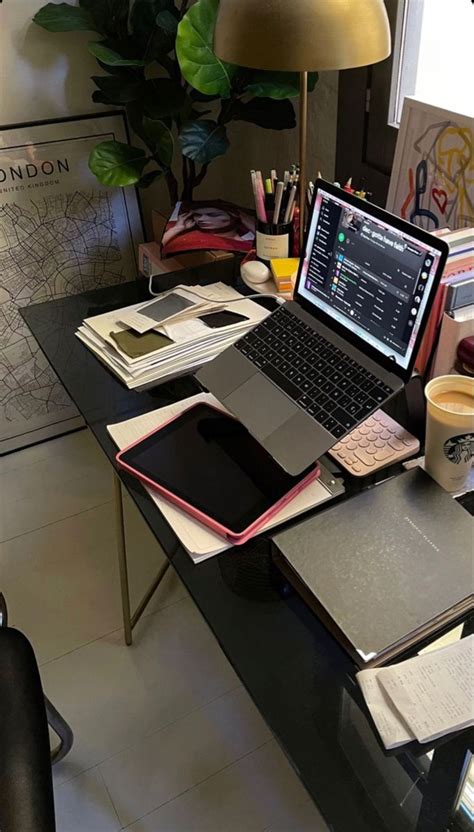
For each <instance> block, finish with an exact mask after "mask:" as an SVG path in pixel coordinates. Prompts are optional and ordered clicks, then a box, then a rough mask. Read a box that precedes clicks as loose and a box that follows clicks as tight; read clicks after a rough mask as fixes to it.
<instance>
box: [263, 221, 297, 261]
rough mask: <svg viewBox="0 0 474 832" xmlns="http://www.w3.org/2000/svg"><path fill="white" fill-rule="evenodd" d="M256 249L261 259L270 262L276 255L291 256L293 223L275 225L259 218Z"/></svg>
mask: <svg viewBox="0 0 474 832" xmlns="http://www.w3.org/2000/svg"><path fill="white" fill-rule="evenodd" d="M256 250H257V257H258V259H259V260H263V262H264V263H268V262H269V261H270V260H273V259H274V258H275V257H291V256H292V251H293V225H292V223H291V222H285V223H280V224H279V225H274V224H273V223H271V222H263V221H262V220H257V229H256Z"/></svg>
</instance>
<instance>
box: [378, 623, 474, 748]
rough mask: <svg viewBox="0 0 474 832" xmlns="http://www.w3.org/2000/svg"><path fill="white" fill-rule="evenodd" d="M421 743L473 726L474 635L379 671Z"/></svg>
mask: <svg viewBox="0 0 474 832" xmlns="http://www.w3.org/2000/svg"><path fill="white" fill-rule="evenodd" d="M378 680H379V682H380V684H381V686H382V687H383V688H384V690H385V691H386V692H387V694H388V696H389V697H390V699H391V700H392V702H393V704H394V705H395V707H396V708H397V710H398V711H399V712H400V713H401V714H402V715H403V718H404V719H405V721H406V723H407V725H408V727H409V728H410V730H411V731H412V732H413V734H414V735H415V737H416V739H417V740H418V741H419V742H427V741H428V740H433V739H436V738H437V737H442V736H443V735H444V734H448V733H449V732H450V731H456V730H459V729H461V728H467V727H468V726H469V725H474V635H472V636H469V637H468V638H465V639H461V640H460V641H458V642H456V643H455V644H451V645H449V647H442V648H441V649H440V650H435V651H434V652H433V653H426V654H425V655H423V656H417V657H416V658H414V659H409V660H408V661H406V662H402V663H401V664H399V665H395V666H394V667H387V668H383V669H382V670H380V671H379V674H378Z"/></svg>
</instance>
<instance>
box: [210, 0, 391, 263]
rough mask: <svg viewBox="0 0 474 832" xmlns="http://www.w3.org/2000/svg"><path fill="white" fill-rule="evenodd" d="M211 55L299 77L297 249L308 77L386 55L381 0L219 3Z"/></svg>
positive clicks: (303, 184) (236, 0) (302, 201)
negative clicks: (322, 71) (293, 73)
mask: <svg viewBox="0 0 474 832" xmlns="http://www.w3.org/2000/svg"><path fill="white" fill-rule="evenodd" d="M214 52H215V54H216V55H217V57H218V58H220V59H221V60H223V61H227V62H228V63H233V64H239V65H240V66H244V67H249V68H252V69H267V70H276V71H279V72H282V71H286V72H299V73H300V119H299V145H300V147H299V156H300V159H299V161H300V249H302V242H303V232H304V207H305V195H306V135H307V121H308V72H313V71H316V70H318V71H321V70H328V69H352V68H354V67H358V66H367V65H368V64H374V63H377V62H378V61H383V60H384V59H385V58H387V57H388V56H389V55H390V27H389V22H388V17H387V12H386V9H385V5H384V3H383V0H220V3H219V11H218V15H217V21H216V27H215V31H214Z"/></svg>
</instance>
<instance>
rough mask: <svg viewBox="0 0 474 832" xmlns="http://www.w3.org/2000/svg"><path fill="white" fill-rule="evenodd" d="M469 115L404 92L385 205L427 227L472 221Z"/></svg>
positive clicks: (473, 181) (461, 225) (473, 200)
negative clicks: (443, 108)
mask: <svg viewBox="0 0 474 832" xmlns="http://www.w3.org/2000/svg"><path fill="white" fill-rule="evenodd" d="M472 134H473V119H472V118H470V117H469V116H467V115H461V114H459V113H452V112H450V111H449V110H442V109H440V108H439V107H434V106H432V105H431V104H424V103H423V102H421V101H417V100H416V99H414V98H405V102H404V105H403V113H402V121H401V124H400V132H399V135H398V139H397V147H396V151H395V159H394V162H393V168H392V174H391V177H390V189H389V192H388V198H387V209H388V210H389V211H392V212H393V213H394V214H398V216H400V217H402V218H403V219H406V220H409V221H410V222H413V223H414V224H415V225H418V226H420V227H421V228H425V229H426V230H427V231H435V230H436V229H437V228H445V227H448V228H451V229H452V230H454V229H457V228H465V227H470V226H474V159H473V155H472V152H473V135H472Z"/></svg>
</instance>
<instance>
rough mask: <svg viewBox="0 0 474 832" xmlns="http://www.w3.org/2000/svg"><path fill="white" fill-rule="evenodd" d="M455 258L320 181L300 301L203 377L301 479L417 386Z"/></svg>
mask: <svg viewBox="0 0 474 832" xmlns="http://www.w3.org/2000/svg"><path fill="white" fill-rule="evenodd" d="M448 251H449V249H448V246H447V244H446V243H445V242H443V240H442V239H438V238H437V237H434V236H432V235H431V234H429V233H428V232H426V231H424V230H422V229H420V228H417V227H416V226H414V225H411V224H410V223H408V222H405V221H403V220H401V219H399V218H398V217H395V216H393V215H392V214H389V213H388V212H386V211H384V210H382V209H381V208H377V207H376V206H374V205H371V204H370V203H368V202H365V201H364V200H361V199H358V198H357V197H354V196H352V195H351V194H348V193H346V192H345V191H343V190H341V189H340V188H336V187H334V186H333V185H330V184H329V183H327V182H324V181H323V180H318V181H317V183H316V186H315V193H314V197H313V204H312V207H311V218H310V223H309V228H308V232H307V235H306V241H305V246H304V257H303V258H302V259H301V261H300V267H299V271H298V277H297V280H296V286H295V293H294V300H293V301H290V302H288V303H285V304H283V305H282V306H280V307H279V309H277V310H276V311H275V312H274V313H273V314H272V315H270V316H269V317H268V318H266V320H265V321H263V322H262V323H260V324H259V325H258V326H257V327H256V328H255V329H253V330H252V331H251V332H249V333H248V334H247V335H245V336H244V337H243V338H241V339H240V340H239V341H237V342H236V343H235V344H234V345H233V346H231V347H230V348H228V349H226V350H225V351H224V352H222V353H221V354H220V355H219V356H217V358H215V359H214V360H213V361H212V362H210V363H209V364H206V365H205V366H204V367H203V368H202V369H201V370H199V372H198V373H197V378H198V380H199V381H200V383H201V384H202V385H203V386H204V387H205V388H207V389H208V390H209V391H210V392H211V393H213V394H214V395H215V396H216V397H217V398H218V399H219V400H220V401H221V402H222V404H224V405H225V406H226V407H227V408H228V409H229V410H230V411H231V412H232V413H233V414H234V415H235V416H237V417H238V419H240V421H241V422H242V423H243V424H244V425H245V426H246V427H247V428H248V430H249V431H250V433H251V434H252V435H253V436H254V437H255V438H256V439H258V440H259V442H261V444H262V445H263V446H264V447H265V448H266V449H267V451H269V453H270V454H272V456H273V457H274V458H275V459H276V460H277V461H278V462H279V463H280V465H282V467H283V468H284V469H285V470H286V471H288V472H289V473H290V474H298V473H300V472H301V471H302V470H303V469H304V468H306V467H307V466H308V465H309V464H311V462H313V461H314V460H315V459H318V458H319V457H320V456H321V455H322V454H323V453H325V452H326V451H327V450H329V448H331V447H332V446H333V445H334V444H335V443H336V442H337V441H339V440H340V439H341V438H342V437H343V436H345V435H346V434H347V433H349V432H350V431H351V430H353V429H354V427H355V426H356V425H357V424H359V423H360V422H363V421H364V419H366V418H367V417H368V416H369V415H370V413H372V412H373V411H375V410H377V408H379V407H380V406H381V405H383V404H384V402H386V401H387V400H388V399H389V398H390V397H391V396H393V395H394V394H395V393H397V392H398V391H400V390H401V389H402V388H403V385H404V384H405V383H406V382H407V381H408V380H409V378H410V376H411V373H412V369H413V365H414V362H415V358H416V355H417V351H418V347H419V345H420V341H421V338H422V336H423V332H424V329H425V325H426V322H427V318H428V315H429V312H430V309H431V305H432V302H433V300H434V295H435V292H436V288H437V286H438V283H439V280H440V278H441V274H442V272H443V268H444V265H445V262H446V257H447V254H448Z"/></svg>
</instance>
